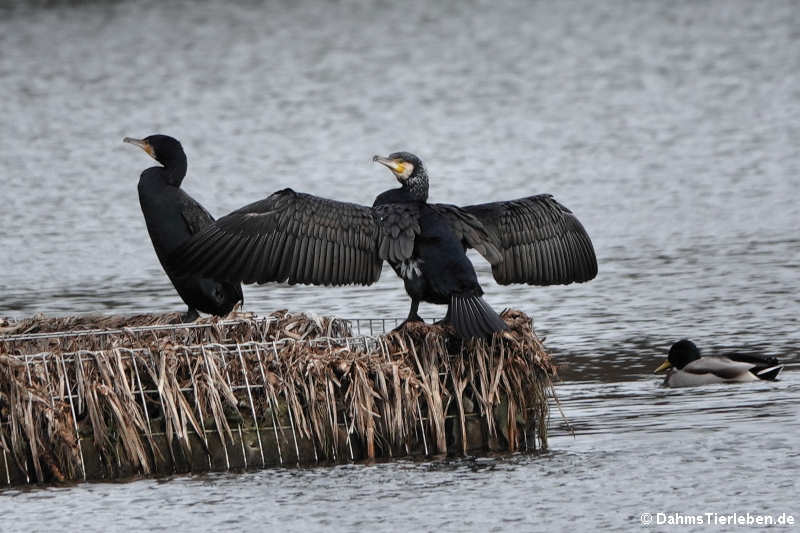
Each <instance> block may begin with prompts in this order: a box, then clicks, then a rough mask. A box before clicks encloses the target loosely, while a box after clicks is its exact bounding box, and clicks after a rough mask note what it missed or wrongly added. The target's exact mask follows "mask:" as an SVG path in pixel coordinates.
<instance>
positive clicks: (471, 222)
mask: <svg viewBox="0 0 800 533" xmlns="http://www.w3.org/2000/svg"><path fill="white" fill-rule="evenodd" d="M373 160H374V161H377V162H379V163H381V164H383V165H385V166H387V167H388V168H389V169H391V171H392V172H393V173H394V175H395V177H396V178H397V180H398V181H399V182H400V187H399V188H397V189H392V190H389V191H386V192H384V193H381V194H380V195H378V197H377V198H376V200H375V202H374V204H373V206H372V207H366V206H361V205H357V204H352V203H345V202H339V201H335V200H328V199H325V198H320V197H317V196H313V195H310V194H304V193H297V192H295V191H293V190H291V189H283V190H281V191H278V192H276V193H274V194H272V195H270V196H269V197H267V198H265V199H264V200H261V201H258V202H254V203H252V204H250V205H247V206H245V207H243V208H241V209H238V210H236V211H234V212H233V213H230V214H229V215H226V216H224V217H222V218H220V219H219V220H217V221H216V222H215V223H214V224H212V225H210V226H209V227H208V228H207V229H206V230H204V231H203V232H201V233H200V234H199V235H197V236H195V237H194V238H192V239H191V240H190V241H188V242H187V243H186V244H185V245H184V246H182V247H181V248H180V250H178V251H177V252H176V253H175V254H173V255H172V256H171V258H170V262H171V263H172V264H173V265H174V267H175V268H176V269H178V270H185V269H187V268H191V269H199V271H200V272H203V273H205V274H208V275H215V276H224V277H226V278H227V279H233V280H237V281H243V282H245V283H254V282H256V283H266V282H268V281H277V282H284V281H288V282H289V283H311V284H319V285H346V284H351V283H355V284H362V285H370V284H371V283H373V282H375V281H376V280H377V279H378V277H379V276H380V272H381V264H382V262H383V261H384V260H385V261H388V263H389V264H390V265H391V266H392V268H393V269H394V270H395V272H396V273H397V274H398V275H399V276H400V277H401V278H402V279H403V281H404V283H405V287H406V291H407V292H408V294H409V296H410V297H411V310H410V312H409V315H408V319H407V321H418V320H421V318H420V317H419V315H418V314H417V309H418V306H419V302H420V301H427V302H432V303H435V304H447V305H448V310H447V315H446V317H445V319H446V321H447V322H449V323H451V324H452V325H453V326H454V328H455V330H456V333H457V334H458V335H459V336H461V337H462V338H469V337H483V336H486V335H488V334H491V333H492V332H495V331H500V330H502V329H504V328H505V324H504V323H503V321H502V320H501V319H500V318H499V317H498V316H497V313H495V312H494V311H493V310H492V309H491V307H489V305H488V304H486V303H485V302H484V301H483V299H482V298H481V295H482V294H483V291H482V290H481V288H480V286H479V285H478V280H477V277H476V275H475V270H474V269H473V267H472V264H471V263H470V261H469V259H468V258H467V256H466V249H467V248H475V249H476V250H477V251H478V252H479V253H480V254H481V255H483V257H485V258H486V260H487V261H489V263H490V264H491V265H492V272H493V274H494V277H495V279H496V280H497V281H498V282H499V283H501V284H510V283H528V284H534V285H550V284H557V283H558V284H567V283H572V282H582V281H588V280H590V279H592V278H594V277H595V276H596V275H597V260H596V258H595V253H594V248H593V247H592V243H591V240H590V239H589V236H588V235H587V234H586V231H585V230H584V229H583V226H582V225H581V223H580V222H579V221H578V219H577V218H575V216H573V214H572V212H571V211H569V210H568V209H567V208H566V207H564V206H562V205H561V204H559V203H558V202H556V201H555V200H554V199H553V198H552V197H551V196H550V195H537V196H530V197H527V198H521V199H519V200H512V201H507V202H494V203H488V204H479V205H473V206H467V207H457V206H454V205H447V204H429V203H427V199H428V175H427V173H426V171H425V168H424V167H423V165H422V162H421V161H420V160H419V158H418V157H416V156H415V155H413V154H409V153H407V152H398V153H394V154H391V155H390V156H389V157H388V158H383V157H378V156H375V157H374V158H373Z"/></svg>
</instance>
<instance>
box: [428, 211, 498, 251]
mask: <svg viewBox="0 0 800 533" xmlns="http://www.w3.org/2000/svg"><path fill="white" fill-rule="evenodd" d="M430 207H431V208H432V209H434V210H435V211H436V212H438V213H439V214H440V215H442V216H443V217H445V218H446V219H447V221H448V223H449V224H450V227H451V228H452V230H453V233H455V234H456V237H457V238H458V239H459V240H460V241H461V242H462V244H463V245H464V247H465V248H475V250H477V251H478V253H479V254H481V255H482V256H483V257H484V259H486V260H487V261H489V264H491V265H493V266H494V265H497V264H499V263H500V262H501V261H503V254H502V253H501V252H500V250H499V249H498V246H497V244H496V243H495V239H494V237H493V236H492V235H490V234H489V232H488V231H487V230H486V227H485V226H484V225H483V223H481V221H480V220H478V218H477V217H475V215H473V214H471V213H469V212H468V211H466V210H465V209H462V208H461V207H458V206H455V205H449V204H430Z"/></svg>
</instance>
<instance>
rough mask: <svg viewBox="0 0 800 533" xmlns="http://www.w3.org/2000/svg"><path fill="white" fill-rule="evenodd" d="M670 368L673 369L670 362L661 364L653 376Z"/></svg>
mask: <svg viewBox="0 0 800 533" xmlns="http://www.w3.org/2000/svg"><path fill="white" fill-rule="evenodd" d="M668 368H672V363H670V362H669V360H667V361H664V362H663V363H661V366H659V367H658V368H656V369H655V371H654V372H653V374H658V373H659V372H661V371H662V370H666V369H668Z"/></svg>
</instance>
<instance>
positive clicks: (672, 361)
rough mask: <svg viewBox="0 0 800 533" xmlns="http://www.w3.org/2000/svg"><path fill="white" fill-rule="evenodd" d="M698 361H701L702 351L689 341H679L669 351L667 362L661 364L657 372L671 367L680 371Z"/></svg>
mask: <svg viewBox="0 0 800 533" xmlns="http://www.w3.org/2000/svg"><path fill="white" fill-rule="evenodd" d="M697 359H700V349H699V348H698V347H697V346H696V345H695V344H694V343H693V342H692V341H690V340H688V339H683V340H679V341H678V342H676V343H675V344H673V345H672V347H671V348H670V349H669V354H668V355H667V360H666V361H664V362H663V363H661V366H659V367H658V368H656V370H655V371H656V372H661V371H662V370H666V369H668V368H671V367H675V368H677V369H678V370H680V369H681V368H683V367H685V366H686V365H688V364H689V363H691V362H692V361H695V360H697Z"/></svg>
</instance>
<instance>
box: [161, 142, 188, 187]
mask: <svg viewBox="0 0 800 533" xmlns="http://www.w3.org/2000/svg"><path fill="white" fill-rule="evenodd" d="M159 162H160V163H161V164H162V165H164V174H165V175H166V178H167V183H169V184H170V185H172V186H173V187H180V186H181V182H183V178H185V177H186V167H187V163H186V154H185V153H183V151H181V152H179V153H176V154H172V155H170V158H169V159H166V160H164V161H159Z"/></svg>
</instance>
